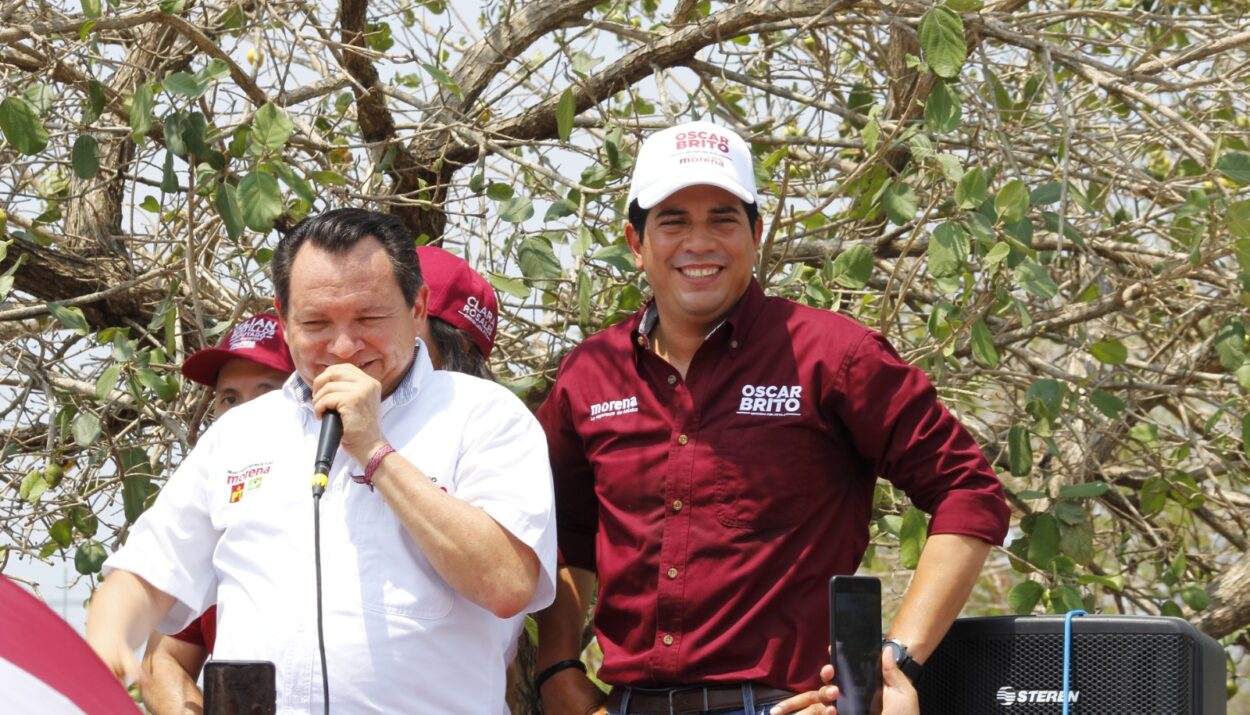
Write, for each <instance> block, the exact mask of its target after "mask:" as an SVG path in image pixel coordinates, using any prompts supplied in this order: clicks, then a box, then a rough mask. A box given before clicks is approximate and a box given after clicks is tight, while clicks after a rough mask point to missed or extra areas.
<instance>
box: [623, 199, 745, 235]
mask: <svg viewBox="0 0 1250 715" xmlns="http://www.w3.org/2000/svg"><path fill="white" fill-rule="evenodd" d="M742 208H743V210H745V211H746V212H747V224H749V226H750V228H751V230H752V231H754V230H755V222H756V221H758V220H759V218H760V207H759V204H751V203H747V202H746V201H743V202H742ZM649 215H651V209H644V208H643V207H641V206H639V205H638V199H634V200H633V201H630V202H629V225H631V226H633V227H634V233H637V234H638V242H639V243H641V242H642V239H643V234H645V233H646V227H647V216H649Z"/></svg>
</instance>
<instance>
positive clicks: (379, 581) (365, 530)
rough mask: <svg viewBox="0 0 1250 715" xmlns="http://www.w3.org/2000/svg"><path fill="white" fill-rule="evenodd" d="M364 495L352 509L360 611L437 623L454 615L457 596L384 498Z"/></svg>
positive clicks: (362, 490) (360, 488) (366, 492)
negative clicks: (355, 515)
mask: <svg viewBox="0 0 1250 715" xmlns="http://www.w3.org/2000/svg"><path fill="white" fill-rule="evenodd" d="M353 486H354V487H355V488H356V489H359V490H361V492H362V493H360V494H357V495H356V496H357V497H362V498H361V499H359V500H356V501H357V503H356V504H355V505H354V506H355V508H356V509H357V510H358V511H359V514H358V516H359V518H357V519H354V520H352V521H351V522H350V523H352V524H353V526H352V527H351V528H350V529H349V532H348V533H349V539H350V541H351V545H352V547H353V550H354V551H355V554H356V561H357V567H358V568H359V574H360V584H359V585H360V606H361V608H363V609H365V610H366V611H372V612H374V613H385V614H388V615H395V616H405V617H409V618H419V619H424V620H435V619H439V618H443V617H445V616H446V615H447V614H449V613H451V608H452V605H453V602H454V600H455V592H454V590H453V589H452V588H451V586H450V585H448V584H447V582H446V581H444V580H443V577H442V576H440V575H438V572H436V571H435V570H434V567H433V566H432V565H431V564H430V562H429V559H427V558H426V557H425V554H424V553H423V552H422V551H421V549H420V548H419V547H418V546H417V544H416V542H415V541H413V540H412V537H410V536H409V535H408V532H407V531H405V530H404V526H403V524H402V523H401V522H400V520H399V517H398V516H397V515H396V514H395V512H394V511H392V510H391V508H390V507H389V506H387V505H386V503H385V501H384V500H383V498H382V495H381V494H379V493H377V492H372V493H369V492H368V490H367V489H366V488H365V487H361V486H357V485H353Z"/></svg>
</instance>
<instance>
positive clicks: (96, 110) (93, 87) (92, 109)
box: [82, 79, 105, 124]
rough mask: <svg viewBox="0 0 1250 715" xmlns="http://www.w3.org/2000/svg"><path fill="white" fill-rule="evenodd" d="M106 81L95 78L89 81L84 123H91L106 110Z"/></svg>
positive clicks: (84, 108)
mask: <svg viewBox="0 0 1250 715" xmlns="http://www.w3.org/2000/svg"><path fill="white" fill-rule="evenodd" d="M104 104H105V96H104V83H102V82H100V81H99V80H96V79H93V80H89V81H88V82H87V106H86V107H83V117H82V121H83V124H90V123H92V122H94V121H95V120H97V119H99V118H100V112H103V111H104Z"/></svg>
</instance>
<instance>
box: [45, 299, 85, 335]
mask: <svg viewBox="0 0 1250 715" xmlns="http://www.w3.org/2000/svg"><path fill="white" fill-rule="evenodd" d="M48 312H49V313H51V314H52V317H53V318H56V322H58V323H60V324H61V325H64V326H65V327H67V328H69V329H70V330H73V331H74V332H75V333H78V334H79V335H86V334H87V333H88V332H89V331H90V330H91V328H90V326H88V325H87V318H86V317H85V316H84V315H83V313H82V308H79V307H77V306H69V307H66V306H64V305H61V304H60V303H48Z"/></svg>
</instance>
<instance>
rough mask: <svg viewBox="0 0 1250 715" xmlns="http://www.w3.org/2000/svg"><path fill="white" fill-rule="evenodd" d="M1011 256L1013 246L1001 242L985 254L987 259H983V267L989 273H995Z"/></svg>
mask: <svg viewBox="0 0 1250 715" xmlns="http://www.w3.org/2000/svg"><path fill="white" fill-rule="evenodd" d="M1009 255H1011V246H1008V245H1007V244H1006V243H1003V242H1002V241H999V242H998V243H995V244H994V247H993V248H991V249H990V250H989V251H988V252H986V254H985V258H982V259H981V265H983V266H984V267H985V270H986V272H987V273H994V272H995V271H997V270H998V265H999V264H1000V263H1002V262H1003V261H1004V260H1006V259H1007V257H1008V256H1009Z"/></svg>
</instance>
